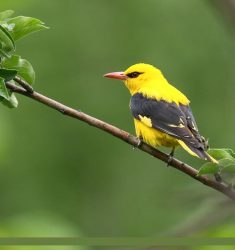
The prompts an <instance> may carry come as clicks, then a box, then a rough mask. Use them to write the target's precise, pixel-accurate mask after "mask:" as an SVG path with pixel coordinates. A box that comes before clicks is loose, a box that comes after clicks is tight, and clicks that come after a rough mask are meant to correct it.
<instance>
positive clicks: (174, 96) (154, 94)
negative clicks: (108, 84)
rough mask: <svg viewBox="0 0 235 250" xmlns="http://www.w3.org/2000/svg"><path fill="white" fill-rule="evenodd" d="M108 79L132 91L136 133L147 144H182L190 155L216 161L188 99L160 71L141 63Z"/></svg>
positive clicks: (172, 146) (132, 108)
mask: <svg viewBox="0 0 235 250" xmlns="http://www.w3.org/2000/svg"><path fill="white" fill-rule="evenodd" d="M105 76H106V77H110V78H116V79H120V80H123V81H124V84H125V85H126V87H127V88H128V89H129V91H130V93H131V96H132V98H131V103H130V108H131V111H132V115H133V116H134V124H135V130H136V134H137V136H138V137H139V138H142V139H143V141H144V142H146V143H147V144H149V145H151V146H153V147H157V146H166V147H171V148H175V147H176V146H177V145H181V146H182V147H183V148H184V149H185V150H186V151H187V152H188V153H190V154H191V155H194V156H197V157H200V158H203V159H206V160H211V161H213V162H216V160H214V159H213V158H212V157H211V156H209V155H208V154H207V153H206V152H205V150H206V148H207V146H206V142H205V140H204V138H203V137H201V136H200V134H199V132H198V130H197V126H196V123H195V120H194V117H193V115H192V113H191V110H190V108H189V100H188V98H187V97H186V96H185V95H184V94H183V93H181V92H180V91H179V90H178V89H176V88H175V87H174V86H172V85H171V84H169V83H168V81H167V80H166V79H165V77H164V76H163V74H162V73H161V71H160V70H159V69H157V68H155V67H154V66H152V65H149V64H144V63H139V64H135V65H133V66H131V67H129V68H128V69H127V70H126V71H124V72H113V73H108V74H106V75H105Z"/></svg>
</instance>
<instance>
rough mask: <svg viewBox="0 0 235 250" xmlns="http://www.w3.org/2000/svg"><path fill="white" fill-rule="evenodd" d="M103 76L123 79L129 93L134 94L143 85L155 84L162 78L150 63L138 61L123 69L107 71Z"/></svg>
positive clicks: (159, 72)
mask: <svg viewBox="0 0 235 250" xmlns="http://www.w3.org/2000/svg"><path fill="white" fill-rule="evenodd" d="M104 77H108V78H114V79H118V80H122V81H124V83H125V85H126V87H127V88H128V89H129V91H130V92H131V94H135V93H136V92H137V91H138V90H139V89H140V88H142V87H143V86H146V85H152V84H157V80H158V79H162V78H163V75H162V73H161V71H160V70H159V69H157V68H155V67H154V66H152V65H150V64H145V63H138V64H134V65H132V66H130V67H129V68H128V69H127V70H125V71H121V72H112V73H108V74H105V75H104Z"/></svg>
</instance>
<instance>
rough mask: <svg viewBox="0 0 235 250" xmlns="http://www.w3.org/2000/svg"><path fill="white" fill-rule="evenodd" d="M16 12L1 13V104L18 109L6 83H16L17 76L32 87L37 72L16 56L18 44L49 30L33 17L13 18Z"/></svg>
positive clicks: (26, 61) (16, 102) (24, 60)
mask: <svg viewBox="0 0 235 250" xmlns="http://www.w3.org/2000/svg"><path fill="white" fill-rule="evenodd" d="M13 13H14V11H12V10H6V11H4V12H1V13H0V102H2V103H3V104H5V105H6V106H8V107H11V108H14V107H17V105H18V101H17V99H16V97H15V95H14V93H12V92H11V91H10V90H9V89H7V88H6V82H11V81H14V78H15V77H16V76H18V77H20V78H23V79H24V80H26V81H27V82H28V83H29V84H30V85H32V84H33V83H34V81H35V72H34V69H33V66H32V65H31V63H30V62H29V61H28V60H26V59H23V58H22V57H21V56H20V55H17V54H15V52H16V42H17V41H18V40H19V39H22V38H24V37H25V36H27V35H29V34H31V33H33V32H36V31H40V30H44V29H47V27H46V26H45V25H44V23H43V22H41V21H40V20H39V19H36V18H33V17H25V16H17V17H12V15H13Z"/></svg>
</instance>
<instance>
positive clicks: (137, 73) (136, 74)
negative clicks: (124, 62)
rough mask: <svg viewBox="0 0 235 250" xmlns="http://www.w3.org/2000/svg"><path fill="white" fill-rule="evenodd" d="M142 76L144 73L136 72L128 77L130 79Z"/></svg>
mask: <svg viewBox="0 0 235 250" xmlns="http://www.w3.org/2000/svg"><path fill="white" fill-rule="evenodd" d="M141 74H143V73H141V72H137V71H134V72H131V73H128V74H127V76H128V77H130V78H136V77H138V76H139V75H141Z"/></svg>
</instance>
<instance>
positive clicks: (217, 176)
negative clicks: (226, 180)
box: [214, 173, 223, 183]
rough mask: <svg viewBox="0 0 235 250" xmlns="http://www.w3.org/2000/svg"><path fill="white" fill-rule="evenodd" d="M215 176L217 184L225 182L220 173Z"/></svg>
mask: <svg viewBox="0 0 235 250" xmlns="http://www.w3.org/2000/svg"><path fill="white" fill-rule="evenodd" d="M214 176H215V180H216V181H217V182H219V183H221V182H222V181H223V179H222V177H221V175H220V174H219V173H215V174H214Z"/></svg>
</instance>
